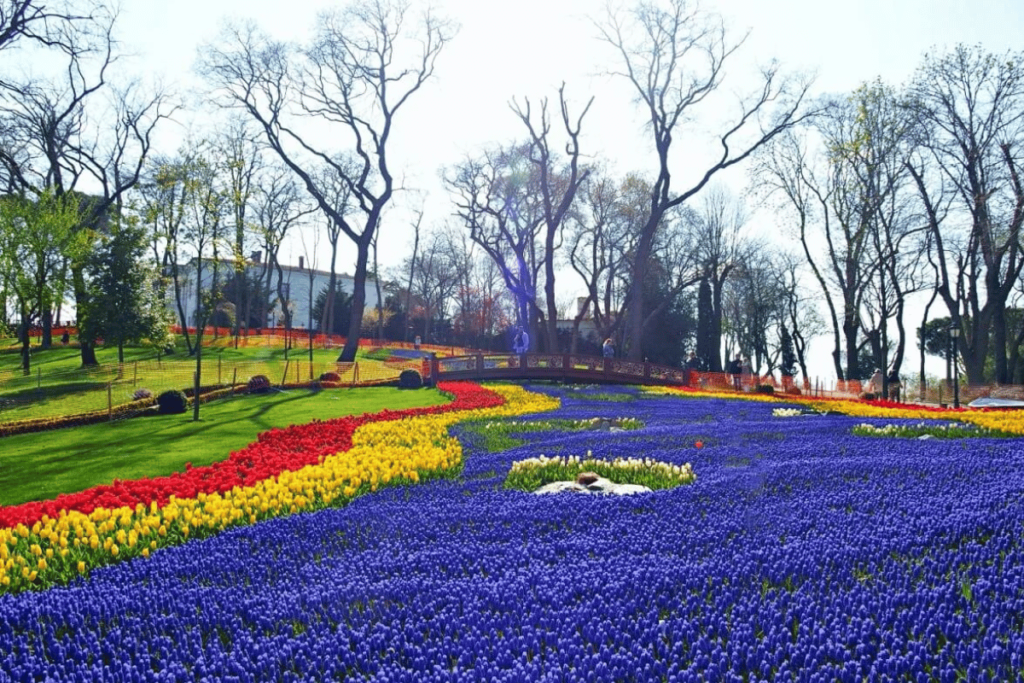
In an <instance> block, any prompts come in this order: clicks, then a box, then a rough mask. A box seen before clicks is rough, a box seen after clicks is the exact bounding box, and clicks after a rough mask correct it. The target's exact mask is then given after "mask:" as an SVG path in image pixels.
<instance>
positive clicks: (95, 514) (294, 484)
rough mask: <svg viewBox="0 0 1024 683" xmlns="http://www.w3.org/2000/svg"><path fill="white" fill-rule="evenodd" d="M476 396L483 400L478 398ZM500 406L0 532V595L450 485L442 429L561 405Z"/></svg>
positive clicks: (376, 425) (449, 445) (384, 428)
mask: <svg viewBox="0 0 1024 683" xmlns="http://www.w3.org/2000/svg"><path fill="white" fill-rule="evenodd" d="M477 389H478V390H479V391H485V390H483V389H479V388H477ZM489 390H490V391H493V392H495V393H497V394H499V395H500V396H501V398H502V399H503V402H502V403H501V405H497V406H493V407H486V408H477V409H469V410H462V411H457V412H456V411H453V412H440V413H435V414H427V415H423V416H413V417H406V418H404V419H401V420H391V421H385V422H368V423H366V424H363V425H362V426H361V427H359V428H358V429H357V430H356V431H355V433H354V434H353V436H352V446H351V448H349V449H348V450H346V451H343V452H339V453H336V454H334V455H328V456H325V457H322V458H321V459H320V462H318V463H317V464H312V465H307V466H305V467H302V468H301V469H298V470H294V471H287V470H286V471H283V472H281V473H280V474H278V475H276V476H272V477H269V478H267V479H264V480H262V481H259V482H256V483H255V484H253V485H245V486H235V487H233V488H232V489H230V490H229V491H225V492H223V493H199V494H198V495H197V496H195V497H189V498H177V497H173V496H172V497H171V498H170V499H169V500H168V501H167V502H166V503H165V504H163V505H159V504H158V503H157V502H156V501H153V502H151V503H150V504H149V505H143V504H141V503H140V504H137V505H136V506H135V507H119V508H106V507H99V508H96V509H94V510H92V511H91V512H89V513H88V514H86V513H84V512H80V511H75V510H70V511H69V510H61V512H60V513H59V515H58V516H57V517H56V518H54V517H50V516H46V515H44V516H43V517H42V519H39V520H38V521H36V522H35V523H33V524H31V525H26V524H17V525H15V526H13V527H8V528H0V593H4V592H18V591H22V590H26V589H31V588H45V587H48V586H51V585H55V584H63V583H67V582H68V581H70V580H71V579H72V578H73V577H75V576H77V575H81V574H86V573H88V572H89V571H90V570H91V569H93V568H95V567H99V566H103V565H107V564H111V563H113V562H116V561H119V560H123V559H127V558H133V557H148V556H149V555H150V553H152V552H153V551H155V550H157V549H159V548H161V547H165V546H170V545H177V544H181V543H184V542H186V541H187V540H189V539H194V538H203V537H207V536H210V535H213V534H216V533H218V532H220V531H222V530H224V529H227V528H229V527H233V526H240V525H245V524H255V523H256V522H259V521H261V520H265V519H271V518H274V517H280V516H284V515H290V514H296V513H299V512H309V511H313V510H317V509H321V508H324V507H327V506H341V505H344V504H346V503H347V502H348V501H350V500H352V499H353V498H355V497H357V496H359V495H361V494H364V493H367V492H370V491H375V490H377V489H378V488H380V487H383V486H389V485H391V486H394V485H402V484H411V483H416V482H418V481H421V480H423V479H427V478H437V477H442V476H446V475H448V476H450V475H451V474H453V473H455V472H457V471H458V468H459V467H460V465H461V462H462V447H461V445H460V444H459V442H458V440H457V439H455V438H453V437H451V436H449V435H448V428H449V427H450V426H452V425H453V424H455V423H457V422H461V421H465V420H482V419H494V418H502V417H509V416H517V415H524V414H527V413H535V412H540V411H548V410H554V409H556V408H558V406H559V401H558V400H557V399H554V398H549V397H547V396H543V395H539V394H533V393H529V392H527V391H525V390H523V389H522V388H519V387H513V386H505V387H502V386H495V387H489Z"/></svg>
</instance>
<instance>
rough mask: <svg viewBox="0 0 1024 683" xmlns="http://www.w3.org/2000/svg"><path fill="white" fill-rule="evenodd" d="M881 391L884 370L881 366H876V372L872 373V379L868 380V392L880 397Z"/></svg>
mask: <svg viewBox="0 0 1024 683" xmlns="http://www.w3.org/2000/svg"><path fill="white" fill-rule="evenodd" d="M881 392H882V370H881V369H880V368H875V372H874V374H872V375H871V379H869V380H868V390H867V393H869V394H874V395H875V396H876V397H879V394H880V393H881ZM879 398H880V397H879Z"/></svg>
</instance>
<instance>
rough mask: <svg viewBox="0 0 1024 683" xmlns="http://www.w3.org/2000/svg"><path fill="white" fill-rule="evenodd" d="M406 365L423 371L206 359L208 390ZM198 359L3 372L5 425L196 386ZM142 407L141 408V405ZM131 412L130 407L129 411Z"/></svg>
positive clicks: (366, 379)
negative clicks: (258, 380) (254, 379)
mask: <svg viewBox="0 0 1024 683" xmlns="http://www.w3.org/2000/svg"><path fill="white" fill-rule="evenodd" d="M405 368H413V369H416V370H418V371H420V372H423V370H424V367H423V362H422V361H420V360H418V359H415V360H409V361H403V362H387V363H385V362H382V361H374V360H365V359H364V360H360V361H358V362H356V363H338V362H330V361H316V360H314V362H313V363H310V361H309V359H308V358H304V357H297V358H295V359H291V360H287V361H285V360H276V359H275V360H267V361H249V360H247V361H238V362H232V361H223V360H220V359H218V358H216V357H211V358H210V359H209V360H207V361H204V362H203V363H202V370H201V375H200V384H201V385H202V386H203V387H204V388H212V387H230V386H242V385H245V384H247V383H248V382H249V380H250V379H251V378H252V377H255V376H257V375H264V376H266V377H267V379H269V380H270V384H271V385H272V386H276V387H281V386H284V387H294V386H300V385H309V384H311V383H312V382H315V381H318V380H319V379H320V376H321V375H322V374H323V373H327V372H332V373H336V374H337V375H338V376H339V377H340V383H341V384H343V385H345V384H347V385H351V386H367V385H374V384H382V383H386V382H393V381H395V380H397V379H398V376H399V374H400V373H401V372H402V370H403V369H405ZM194 373H195V363H194V362H182V361H175V362H163V361H157V360H151V361H138V362H131V363H125V364H124V365H123V366H121V367H118V366H117V365H101V366H98V367H95V368H86V369H75V370H69V371H63V372H58V371H50V372H47V371H46V370H45V369H42V368H37V369H36V370H35V371H33V372H32V373H31V374H30V375H27V376H26V375H24V374H22V373H21V371H20V370H16V371H5V372H0V423H5V422H14V421H19V420H25V419H35V418H46V417H60V416H66V415H78V414H82V413H88V412H93V411H101V410H111V411H112V409H113V408H114V407H117V406H121V405H124V404H128V403H131V402H133V401H134V400H135V399H136V398H138V397H140V396H143V395H145V394H146V393H147V392H148V394H149V395H152V396H157V395H159V394H160V393H161V392H163V391H165V390H167V389H182V390H185V389H191V388H192V386H193V384H194V381H195V375H194ZM140 410H141V407H140ZM129 412H130V411H129Z"/></svg>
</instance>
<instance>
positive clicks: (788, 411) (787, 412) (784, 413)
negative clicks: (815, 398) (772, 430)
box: [772, 408, 804, 417]
mask: <svg viewBox="0 0 1024 683" xmlns="http://www.w3.org/2000/svg"><path fill="white" fill-rule="evenodd" d="M803 414H804V411H802V410H800V409H799V408H775V409H773V410H772V415H773V416H775V417H796V416H797V415H803Z"/></svg>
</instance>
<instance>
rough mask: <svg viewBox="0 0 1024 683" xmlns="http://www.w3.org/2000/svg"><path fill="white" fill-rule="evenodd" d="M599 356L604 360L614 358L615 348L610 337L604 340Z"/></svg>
mask: <svg viewBox="0 0 1024 683" xmlns="http://www.w3.org/2000/svg"><path fill="white" fill-rule="evenodd" d="M601 355H602V356H604V357H605V358H614V357H615V347H614V346H613V345H612V339H611V337H609V338H608V339H605V340H604V345H603V346H602V347H601Z"/></svg>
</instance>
